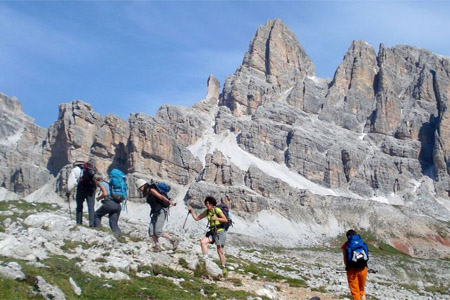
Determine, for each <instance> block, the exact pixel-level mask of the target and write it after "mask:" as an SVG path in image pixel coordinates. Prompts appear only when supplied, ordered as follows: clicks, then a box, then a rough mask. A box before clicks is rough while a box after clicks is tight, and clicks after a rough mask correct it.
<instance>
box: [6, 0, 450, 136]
mask: <svg viewBox="0 0 450 300" xmlns="http://www.w3.org/2000/svg"><path fill="white" fill-rule="evenodd" d="M274 18H280V19H282V20H283V22H284V23H285V24H286V25H287V27H289V28H290V29H291V31H293V32H294V33H295V34H296V36H297V38H298V40H299V42H300V44H301V45H302V46H303V48H304V49H305V50H306V52H307V54H308V55H309V56H310V57H311V58H312V60H313V63H314V65H315V68H316V75H317V76H319V77H332V76H333V74H334V71H335V70H336V68H337V66H338V65H339V64H340V63H341V62H342V58H343V56H344V54H345V53H346V51H347V49H348V48H349V46H350V44H351V42H352V41H353V40H365V41H367V42H369V43H370V44H371V45H372V46H373V47H374V48H375V50H376V51H377V52H378V47H379V44H380V43H383V44H385V45H386V46H388V47H392V46H394V45H397V44H406V45H412V46H417V47H420V48H425V49H428V50H430V51H433V52H435V53H437V54H441V55H444V56H448V57H450V35H449V34H448V30H449V28H450V2H449V1H433V0H427V1H395V0H391V1H363V0H355V1H352V0H347V1H337V0H335V1H320V0H316V1H0V37H1V42H0V68H1V71H0V92H2V93H4V94H6V95H7V96H9V97H12V96H16V97H17V98H18V99H19V101H20V102H21V103H22V106H23V109H24V112H25V113H26V114H27V115H29V116H31V117H33V118H34V119H35V120H36V123H37V124H38V125H40V126H43V127H45V128H47V127H48V126H49V125H50V124H51V123H53V122H54V121H56V120H57V117H58V105H59V104H60V103H65V102H70V101H72V100H75V99H80V100H83V101H85V102H87V103H90V104H91V105H92V106H93V108H94V110H95V111H96V112H98V113H100V114H102V115H106V114H108V113H113V114H116V115H119V116H120V117H122V118H123V119H125V120H127V118H128V116H129V114H130V113H136V112H144V113H147V114H150V115H155V112H156V111H157V109H158V108H159V107H160V106H161V105H163V104H172V105H186V106H190V105H192V104H194V103H196V102H198V101H200V100H201V99H203V98H204V96H205V95H206V80H207V78H208V76H209V74H213V75H215V76H216V77H217V78H218V79H219V81H220V83H221V85H223V83H224V81H225V78H226V76H228V75H231V74H233V73H234V72H235V70H236V69H237V68H238V67H239V65H240V64H241V63H242V59H243V57H244V54H245V52H246V51H247V49H248V46H249V43H250V41H251V39H252V38H253V36H254V34H255V33H256V30H257V29H258V27H259V26H261V25H263V24H265V23H266V21H267V20H268V19H274Z"/></svg>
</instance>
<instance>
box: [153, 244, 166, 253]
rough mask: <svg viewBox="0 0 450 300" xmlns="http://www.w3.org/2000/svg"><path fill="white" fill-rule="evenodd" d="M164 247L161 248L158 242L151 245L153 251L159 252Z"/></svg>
mask: <svg viewBox="0 0 450 300" xmlns="http://www.w3.org/2000/svg"><path fill="white" fill-rule="evenodd" d="M163 250H164V249H163V248H161V246H160V245H159V244H156V245H155V246H153V252H161V251H163Z"/></svg>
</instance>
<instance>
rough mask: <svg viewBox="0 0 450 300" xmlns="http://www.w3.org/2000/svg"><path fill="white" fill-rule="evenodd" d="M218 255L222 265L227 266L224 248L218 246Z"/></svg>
mask: <svg viewBox="0 0 450 300" xmlns="http://www.w3.org/2000/svg"><path fill="white" fill-rule="evenodd" d="M217 254H219V259H220V264H221V265H222V266H225V263H226V258H225V254H224V253H223V246H219V245H218V246H217Z"/></svg>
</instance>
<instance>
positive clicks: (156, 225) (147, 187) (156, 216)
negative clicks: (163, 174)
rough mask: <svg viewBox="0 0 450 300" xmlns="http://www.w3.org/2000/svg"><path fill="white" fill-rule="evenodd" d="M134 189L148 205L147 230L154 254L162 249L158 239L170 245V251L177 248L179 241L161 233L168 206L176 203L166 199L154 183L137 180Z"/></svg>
mask: <svg viewBox="0 0 450 300" xmlns="http://www.w3.org/2000/svg"><path fill="white" fill-rule="evenodd" d="M136 187H137V188H138V190H139V191H140V192H142V193H143V195H144V197H145V198H146V200H147V203H148V204H149V205H150V208H151V210H150V225H149V228H148V234H149V236H151V237H152V240H153V243H154V246H153V250H154V251H155V252H158V251H162V250H163V248H162V247H161V246H160V244H159V238H160V237H164V238H166V239H168V240H169V241H170V242H171V243H172V250H176V249H177V248H178V244H179V240H178V238H176V237H175V236H170V235H169V234H168V233H166V232H164V231H163V228H164V223H165V221H166V219H167V217H168V213H169V208H170V206H175V205H176V203H174V202H173V201H171V200H170V199H168V198H167V197H166V196H164V195H163V194H162V193H160V191H159V190H158V187H157V186H156V184H155V183H153V182H152V183H148V182H147V181H145V180H144V179H138V180H137V181H136Z"/></svg>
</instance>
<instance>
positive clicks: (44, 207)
mask: <svg viewBox="0 0 450 300" xmlns="http://www.w3.org/2000/svg"><path fill="white" fill-rule="evenodd" d="M58 209H60V207H59V206H58V205H56V204H52V203H32V202H26V201H24V200H9V201H0V211H12V212H13V213H12V214H11V215H0V222H3V221H4V220H6V219H7V218H10V219H11V220H12V221H17V219H18V218H22V219H25V218H26V217H28V216H30V215H32V214H35V213H37V212H52V211H57V210H58Z"/></svg>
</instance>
